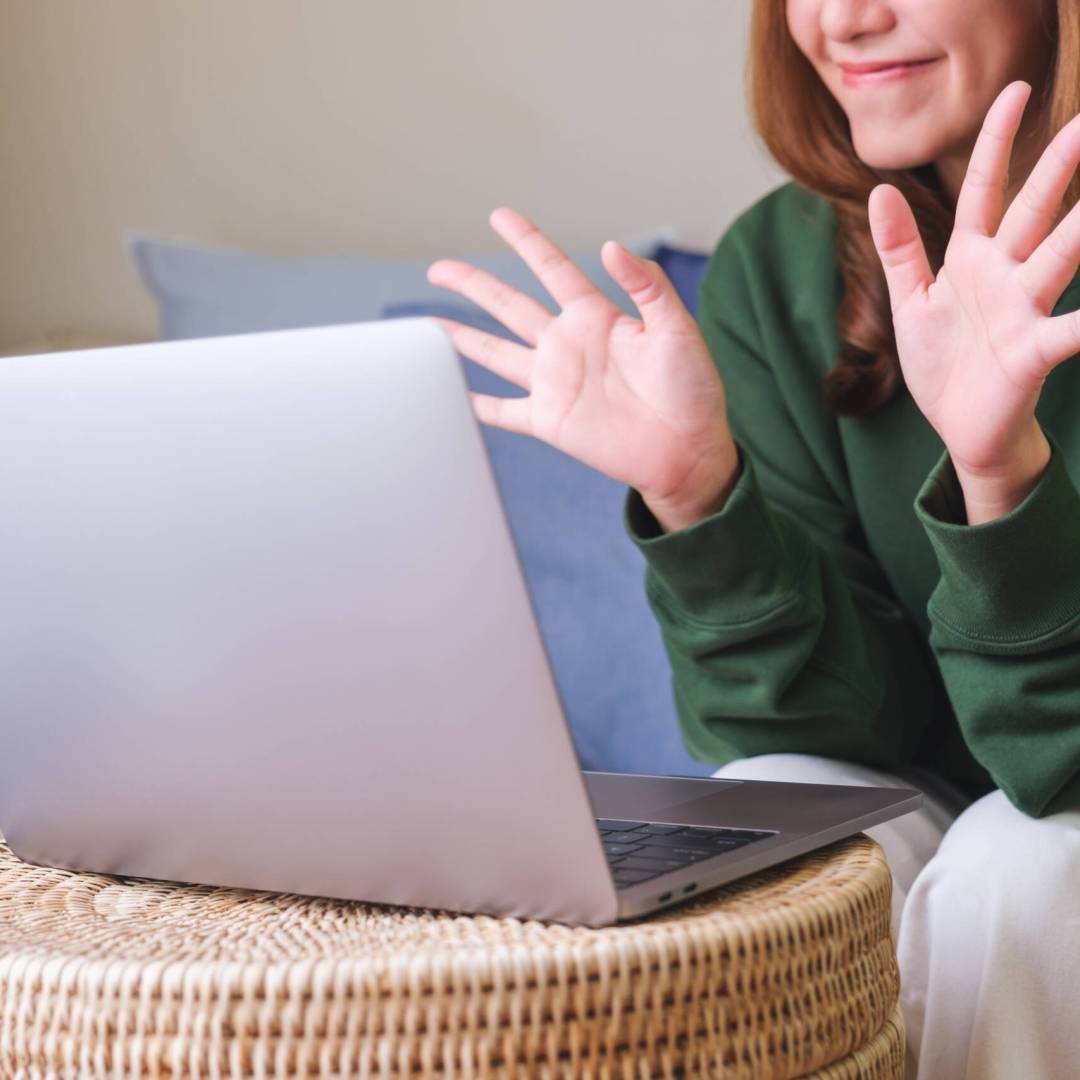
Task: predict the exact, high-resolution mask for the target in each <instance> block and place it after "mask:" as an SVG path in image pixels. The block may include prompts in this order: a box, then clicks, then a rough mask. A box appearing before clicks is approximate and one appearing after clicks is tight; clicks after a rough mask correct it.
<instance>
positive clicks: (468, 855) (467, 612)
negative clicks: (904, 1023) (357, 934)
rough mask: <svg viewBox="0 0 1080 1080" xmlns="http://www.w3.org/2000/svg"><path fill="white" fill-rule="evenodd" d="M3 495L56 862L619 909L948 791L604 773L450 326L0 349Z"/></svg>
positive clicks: (11, 813) (693, 888) (29, 723)
mask: <svg viewBox="0 0 1080 1080" xmlns="http://www.w3.org/2000/svg"><path fill="white" fill-rule="evenodd" d="M0 507H2V511H0V512H2V515H3V527H2V528H0V612H2V616H0V829H2V830H3V832H4V834H5V835H6V838H7V840H8V842H9V844H10V845H11V847H12V849H13V850H14V851H15V852H16V854H18V855H20V856H21V857H22V858H24V859H26V860H28V861H30V862H34V863H41V864H45V865H50V866H57V867H67V868H74V869H84V870H91V871H97V872H101V873H107V874H118V875H130V876H138V877H150V878H163V879H171V880H177V881H187V882H201V883H206V884H216V885H230V886H241V887H246V888H252V889H270V890H281V891H286V892H297V893H308V894H316V895H326V896H334V897H343V898H352V899H360V900H369V901H377V902H383V903H393V904H408V905H421V906H427V907H438V908H446V909H453V910H459V911H466V912H488V913H491V914H507V915H515V916H521V917H534V918H541V919H555V920H561V921H565V922H570V923H584V924H589V925H604V924H608V923H612V922H614V921H616V920H618V919H622V918H629V917H633V916H638V915H642V914H644V913H646V912H649V911H652V910H654V909H657V908H662V907H664V906H665V905H668V904H673V903H677V902H679V901H680V900H683V899H685V898H687V897H688V896H690V895H693V894H698V893H701V892H703V891H705V890H707V889H711V888H714V887H715V886H718V885H721V884H723V883H725V882H729V881H731V880H733V879H735V878H738V877H740V876H742V875H745V874H748V873H751V872H753V871H756V870H760V869H761V868H763V867H767V866H770V865H772V864H774V863H777V862H780V861H782V860H785V859H789V858H791V857H792V856H795V855H799V854H801V853H802V852H805V851H808V850H810V849H812V848H815V847H819V846H821V845H823V844H827V843H829V842H831V841H834V840H836V839H839V838H840V837H844V836H848V835H850V834H852V833H854V832H857V831H859V830H861V829H864V828H866V827H868V826H871V825H874V824H876V823H878V822H882V821H885V820H886V819H888V818H892V817H895V816H897V815H900V814H903V813H906V812H908V811H910V810H913V809H915V808H916V807H917V806H918V805H919V804H920V801H921V796H920V794H919V793H918V792H917V791H913V790H898V789H892V788H884V789H878V788H866V787H832V786H819V785H808V784H783V783H762V782H750V781H745V782H738V781H723V780H709V779H690V778H683V777H668V776H629V775H618V774H611V773H592V772H585V773H583V772H582V770H581V768H580V766H579V763H578V760H577V757H576V754H575V751H574V746H573V743H572V742H571V738H570V734H569V732H568V729H567V726H566V722H565V719H564V716H563V712H562V708H561V706H560V702H559V697H558V693H557V690H556V685H555V682H554V680H553V678H552V673H551V670H550V667H549V664H548V660H547V656H546V654H545V651H544V644H543V642H542V640H541V637H540V633H539V630H538V627H537V622H536V619H535V617H534V613H533V610H532V606H531V603H530V598H529V595H528V593H527V591H526V587H525V583H524V580H523V577H522V573H521V569H520V566H519V564H518V560H517V555H516V552H515V550H514V546H513V542H512V539H511V534H510V531H509V529H508V525H507V522H506V519H505V516H504V513H503V509H502V506H501V503H500V500H499V496H498V489H497V487H496V484H495V480H494V477H493V473H492V471H491V468H490V466H489V462H488V459H487V456H486V452H485V449H484V444H483V441H482V438H481V434H480V431H479V428H478V426H477V423H476V421H475V419H474V417H473V414H472V410H471V407H470V403H469V399H468V396H467V393H466V386H465V380H464V375H463V372H462V369H461V366H460V362H459V360H458V358H457V355H456V353H455V352H454V349H453V347H452V345H451V344H450V341H449V339H448V338H447V337H446V335H445V334H444V333H443V331H442V330H441V329H440V328H439V327H438V325H437V324H435V323H434V322H431V321H429V320H426V319H405V320H397V321H393V322H377V323H364V324H359V325H346V326H332V327H323V328H319V329H314V330H295V331H286V332H276V333H268V334H249V335H243V336H238V337H229V338H214V339H206V340H197V341H185V342H175V343H167V344H152V345H139V346H128V347H124V348H114V349H98V350H93V351H84V352H69V353H60V354H49V355H43V356H33V357H15V358H7V359H4V360H0Z"/></svg>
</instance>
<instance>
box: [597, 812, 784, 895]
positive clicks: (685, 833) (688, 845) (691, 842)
mask: <svg viewBox="0 0 1080 1080" xmlns="http://www.w3.org/2000/svg"><path fill="white" fill-rule="evenodd" d="M596 825H597V827H598V828H599V829H600V839H601V840H602V841H603V845H604V853H605V854H606V855H607V860H608V865H609V866H610V867H611V875H612V877H613V878H614V879H615V884H616V885H637V884H638V882H641V881H648V880H649V878H654V877H657V876H659V875H660V874H666V873H668V871H670V870H678V869H680V868H681V867H683V866H689V865H690V864H691V863H695V862H701V860H702V859H708V858H711V857H712V856H713V855H722V854H723V853H724V852H725V851H734V850H735V849H736V848H741V847H745V846H746V845H747V844H752V843H753V842H754V841H755V840H763V839H765V837H767V836H775V835H776V834H775V833H773V832H768V831H763V830H760V829H719V828H717V829H714V828H703V827H699V826H696V825H693V826H691V825H655V824H651V823H650V822H647V821H613V820H612V819H610V818H598V819H597V822H596Z"/></svg>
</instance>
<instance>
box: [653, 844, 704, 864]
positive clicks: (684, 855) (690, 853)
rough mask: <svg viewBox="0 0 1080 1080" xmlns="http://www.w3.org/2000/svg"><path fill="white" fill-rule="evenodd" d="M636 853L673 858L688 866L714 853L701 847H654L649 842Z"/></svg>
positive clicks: (659, 857)
mask: <svg viewBox="0 0 1080 1080" xmlns="http://www.w3.org/2000/svg"><path fill="white" fill-rule="evenodd" d="M634 854H635V855H637V856H638V857H639V858H643V859H671V860H674V861H675V862H677V863H678V864H679V866H686V865H688V864H689V863H692V862H697V861H698V859H707V858H708V857H709V856H710V855H712V854H714V853H713V852H712V851H703V850H702V849H701V848H675V847H652V846H650V845H648V844H646V845H644V846H643V847H638V848H636V849H635V850H634Z"/></svg>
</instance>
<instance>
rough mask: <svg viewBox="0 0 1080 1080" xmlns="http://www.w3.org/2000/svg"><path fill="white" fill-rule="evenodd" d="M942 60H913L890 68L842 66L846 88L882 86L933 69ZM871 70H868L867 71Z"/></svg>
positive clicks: (937, 58) (935, 57) (890, 65)
mask: <svg viewBox="0 0 1080 1080" xmlns="http://www.w3.org/2000/svg"><path fill="white" fill-rule="evenodd" d="M940 59H941V57H940V56H934V57H931V58H930V59H928V60H911V61H907V62H902V63H897V64H889V65H888V66H884V67H883V66H880V65H869V64H847V65H845V64H841V65H840V68H841V70H842V71H843V72H844V85H845V86H853V87H858V86H881V85H882V84H883V83H891V82H898V81H899V80H901V79H908V78H911V77H912V76H914V75H918V74H920V73H922V72H924V71H926V70H927V68H930V67H932V66H933V65H934V64H936V63H937V62H938V61H939V60H940ZM868 68H869V69H870V70H867V69H868Z"/></svg>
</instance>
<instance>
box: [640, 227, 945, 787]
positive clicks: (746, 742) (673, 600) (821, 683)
mask: <svg viewBox="0 0 1080 1080" xmlns="http://www.w3.org/2000/svg"><path fill="white" fill-rule="evenodd" d="M743 246H744V245H743V243H741V242H740V239H739V233H738V229H737V228H734V227H733V228H732V229H731V230H729V231H728V233H726V234H725V236H724V238H723V239H722V240H721V242H720V244H719V245H718V246H717V249H716V251H715V252H714V254H713V257H712V260H711V262H710V265H709V268H708V271H707V273H706V276H705V279H704V281H703V283H702V287H701V293H700V304H699V313H698V320H699V323H700V325H701V329H702V332H703V334H704V336H705V339H706V342H707V344H708V346H709V349H710V352H711V354H712V356H713V359H714V361H715V363H716V365H717V367H718V369H719V371H720V374H721V376H722V377H723V379H724V383H725V388H726V392H727V400H728V415H729V421H730V423H731V427H732V432H733V434H734V436H735V439H736V443H737V445H738V447H739V452H740V457H741V459H742V472H741V475H740V477H739V480H738V482H737V484H736V487H735V489H734V490H733V492H732V494H731V496H730V497H729V499H728V501H727V503H726V505H725V506H724V507H723V509H722V510H720V511H719V512H718V513H716V514H714V515H712V516H710V517H708V518H706V519H704V520H702V521H700V522H698V523H696V524H695V525H693V526H691V527H689V528H686V529H681V530H678V531H676V532H673V533H668V534H664V533H663V532H662V530H661V529H660V527H659V525H658V524H657V522H656V520H655V518H654V517H653V515H652V514H651V513H650V512H649V510H648V508H647V507H646V505H645V503H644V501H643V500H642V498H641V496H640V494H639V493H638V492H637V491H634V490H630V491H629V493H628V495H627V499H626V503H625V517H624V520H625V525H626V528H627V531H628V533H629V535H630V537H631V539H632V540H633V541H634V542H635V544H636V545H637V547H638V548H639V550H640V551H641V552H642V553H643V555H644V557H645V560H646V570H645V588H646V594H647V597H648V600H649V603H650V606H651V608H652V610H653V612H654V614H655V615H656V618H657V620H658V622H659V625H660V630H661V635H662V637H663V640H664V644H665V647H666V649H667V653H668V657H669V660H670V663H671V671H672V684H673V690H674V695H675V703H676V709H677V713H678V716H679V720H680V725H681V727H682V731H683V737H684V740H685V741H686V743H687V746H688V747H689V749H690V751H691V753H693V754H694V755H695V756H697V757H700V758H702V759H704V760H706V761H715V762H718V763H721V762H724V761H728V760H730V759H732V758H735V757H740V756H748V755H754V754H762V753H770V752H785V751H786V752H801V753H810V754H822V755H828V756H833V757H839V758H846V759H849V760H855V761H861V762H864V763H867V764H871V765H879V766H883V767H893V768H896V767H900V766H902V765H903V764H905V763H908V762H910V761H911V760H912V759H913V757H914V755H915V752H916V749H917V747H918V744H919V741H920V737H921V736H922V734H923V733H924V730H925V729H926V727H927V724H928V722H929V720H930V718H931V717H933V716H934V715H935V713H936V712H937V711H939V710H941V709H942V708H943V702H945V705H944V707H945V708H947V699H945V696H944V690H943V687H942V685H941V679H940V673H939V672H938V670H937V667H936V665H935V663H934V660H933V656H932V654H931V652H930V649H929V646H928V644H927V642H926V641H925V637H924V636H923V635H922V634H920V633H919V631H918V628H917V627H916V626H915V624H914V623H913V622H912V620H911V619H910V617H909V616H908V615H907V614H906V612H905V611H904V610H903V609H902V608H901V607H900V605H899V604H898V602H897V600H896V599H895V597H894V595H893V594H892V592H891V589H890V588H889V585H888V583H887V581H886V580H885V577H884V574H883V572H882V571H881V569H880V567H879V566H878V564H877V563H876V561H875V560H874V559H873V558H872V557H871V556H870V554H869V552H868V550H867V548H866V545H865V542H864V541H863V539H862V535H861V529H860V525H859V519H858V514H857V511H856V509H855V507H854V506H853V505H852V499H851V497H850V494H849V493H847V492H845V490H844V487H843V477H838V476H837V473H836V467H835V462H836V461H839V460H842V455H841V453H840V451H839V447H838V446H837V445H835V443H833V444H830V442H829V440H830V439H836V438H838V436H837V435H836V433H835V422H834V421H832V419H831V418H829V417H827V416H825V410H824V408H823V407H821V406H820V405H819V406H818V407H817V408H815V409H809V410H808V409H805V408H803V409H800V408H797V407H796V408H793V407H792V406H791V405H789V401H788V397H789V394H788V392H787V390H785V388H783V387H782V386H781V383H780V381H779V380H778V379H777V377H776V373H775V371H774V368H773V366H772V362H773V357H772V356H770V348H772V347H773V346H772V344H771V343H770V345H766V343H765V342H764V341H763V339H762V335H761V330H760V328H761V325H762V323H763V322H764V321H766V320H763V319H762V317H761V313H762V312H765V313H766V315H767V321H769V322H770V323H779V322H782V321H783V320H784V319H785V318H787V317H788V316H787V314H786V313H785V312H783V311H778V310H776V308H777V302H776V300H775V299H773V297H772V296H771V295H770V289H769V288H768V286H767V284H766V285H763V284H762V281H761V278H760V277H759V276H754V277H751V276H748V275H747V273H746V272H745V262H746V259H747V258H748V257H752V252H744V251H743ZM792 337H793V336H789V337H788V339H787V340H788V341H791V340H792ZM775 362H776V363H777V364H784V365H785V369H786V370H788V371H791V370H798V369H799V368H800V366H801V368H803V369H806V368H807V367H808V366H809V365H808V363H807V362H806V360H805V358H801V357H799V356H794V355H786V356H781V357H777V358H776V360H775ZM800 377H802V376H800ZM806 377H807V378H810V379H812V380H813V384H814V387H815V388H816V387H817V386H818V385H819V383H820V375H819V374H818V373H817V372H814V371H807V372H806ZM814 392H815V393H816V389H815V391H814ZM810 413H815V414H818V413H820V414H821V415H820V418H819V417H817V416H810V415H809V414H810ZM814 425H820V426H818V427H815V426H814ZM823 448H824V449H823Z"/></svg>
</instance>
